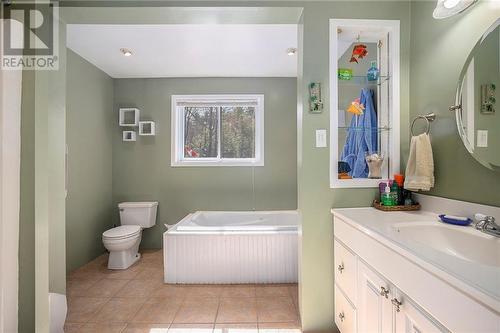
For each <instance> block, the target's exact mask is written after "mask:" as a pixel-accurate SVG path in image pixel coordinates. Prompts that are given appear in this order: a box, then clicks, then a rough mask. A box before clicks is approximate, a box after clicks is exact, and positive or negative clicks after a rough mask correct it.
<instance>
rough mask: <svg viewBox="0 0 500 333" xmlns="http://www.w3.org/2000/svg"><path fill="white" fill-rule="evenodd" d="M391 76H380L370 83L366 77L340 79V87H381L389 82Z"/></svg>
mask: <svg viewBox="0 0 500 333" xmlns="http://www.w3.org/2000/svg"><path fill="white" fill-rule="evenodd" d="M390 78H391V77H390V76H379V78H378V79H377V80H375V81H369V80H368V78H367V77H366V76H352V77H351V79H350V80H341V79H339V80H338V81H339V86H379V85H381V84H382V83H385V82H388V81H389V79H390Z"/></svg>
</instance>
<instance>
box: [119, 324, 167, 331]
mask: <svg viewBox="0 0 500 333" xmlns="http://www.w3.org/2000/svg"><path fill="white" fill-rule="evenodd" d="M168 326H169V325H168V324H166V325H165V324H128V325H127V327H125V330H124V331H123V332H122V333H167V332H168Z"/></svg>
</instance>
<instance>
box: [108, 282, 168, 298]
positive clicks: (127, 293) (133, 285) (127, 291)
mask: <svg viewBox="0 0 500 333" xmlns="http://www.w3.org/2000/svg"><path fill="white" fill-rule="evenodd" d="M160 285H161V282H160V281H155V280H129V281H128V282H127V283H126V284H125V285H124V286H123V287H122V288H121V289H120V290H119V291H118V292H117V293H116V294H115V296H116V297H148V296H149V295H151V294H152V292H153V291H154V290H155V289H156V288H157V287H160Z"/></svg>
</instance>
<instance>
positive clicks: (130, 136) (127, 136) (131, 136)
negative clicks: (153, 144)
mask: <svg viewBox="0 0 500 333" xmlns="http://www.w3.org/2000/svg"><path fill="white" fill-rule="evenodd" d="M122 138H123V141H136V140H137V134H136V132H135V131H123V137H122Z"/></svg>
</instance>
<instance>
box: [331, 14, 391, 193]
mask: <svg viewBox="0 0 500 333" xmlns="http://www.w3.org/2000/svg"><path fill="white" fill-rule="evenodd" d="M399 26H400V22H399V20H358V19H330V54H329V63H330V188H367V187H377V186H378V184H379V183H380V181H381V179H368V178H356V179H338V160H339V146H338V134H339V116H338V115H339V112H338V103H339V102H338V101H339V98H338V88H339V87H338V49H339V43H338V40H339V31H341V30H340V29H345V27H349V28H351V27H352V28H353V29H360V30H363V31H365V32H370V33H368V34H367V36H366V38H364V36H361V40H360V41H361V42H378V41H379V40H382V41H383V42H382V45H383V46H382V47H381V50H384V52H387V53H388V55H389V57H384V58H382V61H381V64H380V67H381V72H386V73H387V76H388V77H389V81H388V82H387V83H386V84H383V85H380V88H379V92H378V93H380V94H382V93H383V94H384V95H386V94H387V95H388V105H387V107H388V110H387V111H388V114H387V115H386V117H384V121H383V122H381V119H379V121H378V123H379V127H381V128H385V127H387V126H388V128H387V129H388V130H384V131H383V132H382V134H381V137H382V139H381V141H388V145H387V148H386V151H385V152H384V151H382V153H385V155H386V156H385V157H384V158H385V161H384V164H383V170H385V172H383V176H384V175H385V176H386V177H387V176H392V175H393V174H394V173H399V172H400V165H399V164H400V152H399V145H400V143H399V139H400V120H399V119H400V108H401V104H400V41H399V39H400V37H399V36H400V33H399V29H400V27H399ZM342 31H343V30H342ZM378 35H384V36H385V38H380V37H379V36H378ZM384 42H385V43H384ZM384 44H386V45H384ZM380 52H381V51H380V50H379V53H380ZM387 58H388V59H387ZM382 66H383V67H382ZM383 86H384V87H383ZM379 118H380V117H379ZM379 144H380V143H379ZM387 155H388V156H387ZM384 179H385V178H384Z"/></svg>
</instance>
